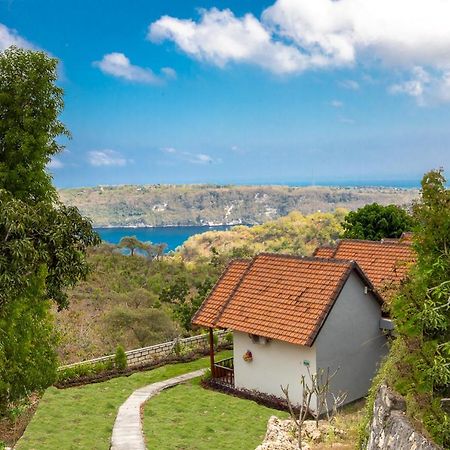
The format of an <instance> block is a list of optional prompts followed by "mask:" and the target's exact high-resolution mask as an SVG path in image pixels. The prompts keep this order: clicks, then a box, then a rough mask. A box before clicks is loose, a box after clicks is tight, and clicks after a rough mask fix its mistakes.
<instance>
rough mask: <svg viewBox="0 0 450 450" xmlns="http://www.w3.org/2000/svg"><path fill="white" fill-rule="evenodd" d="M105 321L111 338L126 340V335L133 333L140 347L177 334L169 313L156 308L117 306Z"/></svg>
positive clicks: (165, 339)
mask: <svg viewBox="0 0 450 450" xmlns="http://www.w3.org/2000/svg"><path fill="white" fill-rule="evenodd" d="M105 321H106V324H107V328H108V331H109V334H110V337H111V338H115V339H117V340H119V341H125V339H124V337H126V336H127V335H129V334H130V333H132V334H133V336H134V338H135V340H136V342H137V346H138V347H145V346H147V345H150V343H158V342H161V341H167V340H170V339H172V338H173V337H174V336H175V335H176V330H175V326H174V324H173V322H172V320H171V319H170V317H169V315H168V314H167V313H166V312H165V311H162V310H160V309H156V308H143V307H138V308H130V307H128V306H116V307H115V308H113V309H112V310H111V311H110V312H109V313H108V314H107V316H106V317H105Z"/></svg>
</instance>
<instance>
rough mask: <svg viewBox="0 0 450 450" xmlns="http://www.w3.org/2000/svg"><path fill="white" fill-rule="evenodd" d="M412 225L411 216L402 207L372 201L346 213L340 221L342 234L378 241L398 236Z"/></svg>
mask: <svg viewBox="0 0 450 450" xmlns="http://www.w3.org/2000/svg"><path fill="white" fill-rule="evenodd" d="M413 225H414V221H413V218H412V217H411V215H410V214H409V213H408V212H407V211H405V210H404V209H403V208H400V207H399V206H396V205H387V206H383V205H379V204H378V203H372V204H371V205H366V206H363V207H362V208H359V209H358V210H357V211H351V212H349V213H348V214H347V216H346V217H345V220H344V222H343V223H342V227H343V229H344V233H343V235H342V236H343V237H344V238H349V239H368V240H370V241H379V240H380V239H383V238H398V237H400V236H401V234H402V233H403V232H405V231H411V230H412V227H413Z"/></svg>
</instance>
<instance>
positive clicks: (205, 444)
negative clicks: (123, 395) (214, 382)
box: [144, 379, 288, 450]
mask: <svg viewBox="0 0 450 450" xmlns="http://www.w3.org/2000/svg"><path fill="white" fill-rule="evenodd" d="M271 415H276V416H278V417H280V418H287V417H288V414H287V413H284V412H281V411H276V410H273V409H270V408H266V407H265V406H261V405H258V404H256V403H255V402H252V401H249V400H244V399H240V398H236V397H232V396H230V395H226V394H222V393H219V392H214V391H209V390H206V389H203V388H202V387H201V386H200V385H199V380H198V379H196V380H193V381H191V382H190V383H187V384H183V385H178V386H176V387H174V388H172V389H169V390H167V391H163V392H162V393H161V394H159V395H158V396H156V397H154V398H152V399H150V400H149V401H148V402H147V404H146V405H145V408H144V434H145V437H146V441H147V445H148V448H150V449H153V448H154V449H158V450H210V449H220V450H249V449H254V448H255V447H257V446H258V445H259V444H261V442H262V440H263V439H264V435H265V433H266V426H267V420H268V419H269V417H270V416H271Z"/></svg>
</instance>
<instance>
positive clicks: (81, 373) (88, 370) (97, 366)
mask: <svg viewBox="0 0 450 450" xmlns="http://www.w3.org/2000/svg"><path fill="white" fill-rule="evenodd" d="M113 368H114V364H113V362H112V361H101V362H97V363H94V364H79V365H77V366H73V367H65V368H62V369H59V370H58V373H57V383H66V382H68V381H73V380H77V379H78V378H81V377H87V376H92V375H97V374H99V373H103V372H107V371H108V370H112V369H113Z"/></svg>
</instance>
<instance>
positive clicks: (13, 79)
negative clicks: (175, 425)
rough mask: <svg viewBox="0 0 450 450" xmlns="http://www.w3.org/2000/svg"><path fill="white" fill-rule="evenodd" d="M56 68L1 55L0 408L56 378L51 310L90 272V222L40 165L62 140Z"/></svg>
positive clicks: (26, 53)
mask: <svg viewBox="0 0 450 450" xmlns="http://www.w3.org/2000/svg"><path fill="white" fill-rule="evenodd" d="M56 68H57V61H56V60H55V59H53V58H50V57H49V56H48V55H46V54H45V53H43V52H35V51H31V50H23V49H17V48H14V47H12V48H10V49H7V50H5V51H3V52H0V119H1V120H0V241H1V243H2V245H1V246H0V322H1V325H2V326H1V327H0V330H1V331H2V332H1V334H0V375H1V377H0V409H5V407H6V406H7V404H8V403H10V402H12V401H17V400H18V399H20V398H22V397H24V396H26V395H28V394H29V393H30V391H32V390H34V389H36V390H39V389H43V388H45V387H46V386H48V385H49V384H50V383H51V382H52V381H53V379H54V377H55V368H56V355H55V351H54V348H55V344H56V340H55V337H54V333H53V328H52V326H53V325H52V318H51V315H50V311H49V309H50V305H49V303H48V300H53V301H54V302H55V303H56V304H57V305H58V307H59V308H63V307H65V306H67V294H66V289H67V288H69V287H72V286H74V285H75V283H76V282H77V281H78V280H80V279H82V278H84V277H85V276H86V274H87V273H88V265H87V262H86V258H85V252H86V249H87V248H88V247H89V246H92V245H95V244H98V243H99V238H98V236H97V234H96V233H95V232H94V231H93V229H92V226H91V223H90V222H89V221H88V220H86V219H84V218H83V217H81V215H80V213H79V212H78V210H77V209H76V208H74V207H67V206H64V205H62V204H61V203H60V202H59V200H58V195H57V191H56V189H55V188H54V187H53V185H52V183H51V177H50V175H49V174H48V173H47V172H46V165H47V163H48V162H49V161H50V159H51V157H52V156H53V155H55V154H56V153H58V152H59V151H60V150H61V149H62V147H61V146H60V145H59V144H58V142H57V138H58V137H60V136H61V135H67V134H68V132H67V130H66V129H65V127H64V125H63V124H62V123H61V122H60V121H59V119H58V116H59V114H60V113H61V111H62V108H63V99H62V90H61V89H60V88H58V87H57V86H56V85H55V82H56V80H57V70H56Z"/></svg>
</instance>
